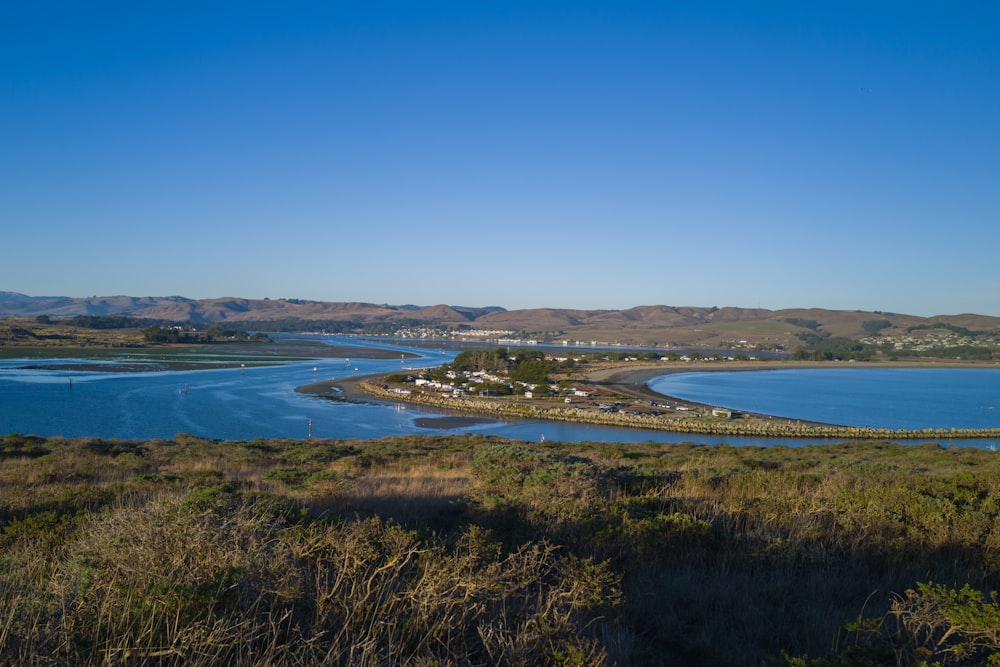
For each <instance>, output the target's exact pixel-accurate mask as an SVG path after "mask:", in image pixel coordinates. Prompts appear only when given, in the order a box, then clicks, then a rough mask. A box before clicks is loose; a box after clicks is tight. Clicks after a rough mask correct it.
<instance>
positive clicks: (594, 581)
mask: <svg viewBox="0 0 1000 667" xmlns="http://www.w3.org/2000/svg"><path fill="white" fill-rule="evenodd" d="M997 456H998V455H997V454H996V453H994V452H989V451H985V450H979V449H974V448H962V449H943V448H941V447H939V446H938V445H934V444H927V445H923V446H917V447H904V446H901V445H896V444H889V443H884V442H849V443H844V444H840V445H828V446H822V447H803V448H784V447H774V448H753V447H740V448H735V447H728V446H717V447H704V446H696V445H689V444H673V445H671V444H657V443H643V444H625V443H584V444H573V445H564V444H560V443H545V444H537V445H536V444H531V445H529V444H525V443H520V442H512V441H506V440H502V439H497V438H490V437H483V436H455V437H426V438H418V437H405V438H387V439H381V440H372V441H320V440H308V441H289V440H254V441H249V442H224V441H208V440H202V439H198V438H194V437H190V436H177V437H175V438H174V439H173V440H171V441H148V442H131V441H114V440H110V441H109V440H99V439H74V440H62V439H45V438H38V437H31V436H20V435H8V436H6V437H4V438H2V439H0V562H2V564H3V567H2V568H0V663H2V664H9V665H14V664H17V665H26V664H33V665H97V664H129V665H151V664H156V665H172V664H178V665H179V664H184V665H215V664H234V665H281V664H294V665H311V664H335V665H337V664H339V665H354V664H369V665H375V664H413V665H429V664H468V665H474V664H508V665H514V664H568V665H601V664H619V665H654V664H675V665H676V664H697V665H762V664H763V665H786V666H788V665H803V666H805V665H812V666H820V665H854V664H869V665H959V664H961V665H987V664H996V661H997V658H996V657H995V654H996V652H997V651H1000V607H998V604H997V599H996V596H995V594H993V593H991V591H992V590H994V589H995V588H997V584H998V573H1000V557H998V556H1000V474H998V473H1000V458H997Z"/></svg>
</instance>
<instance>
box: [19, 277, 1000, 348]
mask: <svg viewBox="0 0 1000 667" xmlns="http://www.w3.org/2000/svg"><path fill="white" fill-rule="evenodd" d="M40 315H46V316H50V317H72V316H76V315H91V316H99V315H126V316H130V317H136V318H148V319H156V320H167V321H173V322H191V323H195V324H211V323H216V322H228V323H231V324H238V323H248V324H250V323H262V322H269V321H270V322H275V321H287V320H292V321H294V320H302V321H303V322H310V323H315V322H350V323H356V324H358V325H364V324H369V323H377V322H400V323H406V324H407V325H410V326H412V325H414V323H416V324H417V325H419V324H425V325H427V326H447V327H461V328H466V329H469V328H471V329H483V330H490V331H511V332H516V333H518V334H521V335H526V336H530V337H537V338H543V339H548V340H571V341H577V340H579V341H583V342H609V343H625V344H643V345H647V344H655V345H674V344H682V345H719V344H734V345H737V346H741V345H744V344H745V345H746V346H751V345H758V346H760V345H764V346H772V345H773V346H786V347H787V346H788V345H790V344H797V342H798V341H799V340H800V336H801V335H802V334H803V333H805V332H810V331H812V332H815V333H818V334H822V335H824V336H844V337H850V338H862V337H864V336H866V335H871V334H872V332H873V330H875V331H885V332H895V333H899V334H900V335H902V334H903V333H905V332H908V331H912V330H914V329H934V328H942V329H948V330H952V331H966V330H971V331H977V332H984V331H985V332H997V335H998V338H1000V318H998V317H993V316H988V315H979V314H975V313H960V314H956V315H935V316H932V317H923V316H917V315H907V314H900V313H889V312H882V311H861V310H853V311H848V310H830V309H825V308H786V309H780V310H769V309H766V308H741V307H736V306H726V307H721V308H719V307H714V306H713V307H698V306H668V305H641V306H635V307H632V308H626V309H621V310H607V309H594V310H586V309H573V308H531V309H520V310H507V309H505V308H502V307H499V306H489V307H469V306H452V305H447V304H435V305H431V306H416V305H412V304H407V305H401V306H394V305H388V304H374V303H367V302H358V301H353V302H330V301H310V300H304V299H248V298H243V297H217V298H210V299H190V298H186V297H181V296H167V297H148V296H147V297H132V296H125V295H115V296H93V297H60V296H43V297H32V296H27V295H24V294H20V293H17V292H4V291H0V316H6V317H37V316H40ZM876 327H877V328H876Z"/></svg>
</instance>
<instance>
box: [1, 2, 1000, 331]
mask: <svg viewBox="0 0 1000 667" xmlns="http://www.w3.org/2000/svg"><path fill="white" fill-rule="evenodd" d="M0 239H2V241H0V242H2V248H3V252H2V256H0V290H7V291H13V292H22V293H25V294H29V295H32V296H42V295H66V296H91V295H114V294H127V295H131V296H168V295H181V296H187V297H191V298H209V297H220V296H241V297H248V298H264V297H269V298H301V299H315V300H322V301H370V302H375V303H389V304H419V305H433V304H438V303H447V304H452V305H463V306H491V305H498V306H503V307H506V308H532V307H543V306H545V307H562V308H588V309H589V308H608V309H619V308H629V307H632V306H637V305H651V304H666V305H677V306H681V305H690V306H720V307H721V306H742V307H758V306H759V307H763V308H771V309H778V308H788V307H812V306H816V307H825V308H837V309H863V310H883V311H891V312H899V313H910V314H916V315H935V314H955V313H962V312H976V313H981V314H987V315H1000V261H998V251H1000V3H997V2H995V1H993V0H990V1H986V2H960V3H943V2H934V3H930V2H920V1H916V2H877V1H871V0H865V1H863V2H851V1H849V0H848V1H840V0H838V1H836V2H833V1H831V2H787V3H785V2H782V3H777V2H742V1H741V2H710V1H706V2H701V1H697V2H694V1H692V2H670V1H668V0H662V1H660V2H627V1H615V2H612V1H608V2H588V1H587V0H573V1H570V0H566V1H562V2H550V1H545V0H538V1H532V2H518V1H514V0H505V1H502V2H490V1H488V0H463V1H460V2H452V3H446V2H433V1H428V2H421V1H419V0H411V1H408V2H379V1H378V0H358V1H351V2H346V1H344V2H338V1H334V0H328V1H324V2H287V3H282V2H271V1H269V2H253V1H243V2H210V1H208V0H199V1H197V2H189V1H185V0H171V1H170V2H156V3H151V2H135V1H133V0H129V1H128V2H102V1H101V0H88V1H83V0H80V1H78V2H65V1H64V2H60V1H58V0H54V1H52V2H6V3H3V6H2V7H0Z"/></svg>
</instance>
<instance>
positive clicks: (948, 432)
mask: <svg viewBox="0 0 1000 667" xmlns="http://www.w3.org/2000/svg"><path fill="white" fill-rule="evenodd" d="M358 388H359V389H361V390H362V391H364V392H365V393H366V394H368V395H370V396H372V397H374V398H378V399H382V400H386V401H393V402H398V403H414V404H418V405H427V406H433V407H435V408H443V409H446V410H455V411H459V412H466V413H473V414H478V415H488V416H490V417H494V418H496V419H547V420H552V421H564V422H573V423H580V424H597V425H601V426H618V427H625V428H638V429H649V430H656V431H669V432H673V433H697V434H703V435H721V436H727V435H729V436H737V437H748V438H761V437H764V438H829V439H838V440H926V441H930V440H942V439H943V440H956V439H973V438H981V439H1000V428H995V429H931V428H928V429H915V430H908V429H888V428H870V427H856V426H837V425H833V424H814V423H806V422H801V421H798V420H792V419H783V418H778V417H767V416H758V415H742V414H741V415H736V416H734V417H731V418H726V417H718V416H713V415H712V414H711V411H710V410H707V409H705V410H693V411H690V412H683V413H680V412H674V413H662V414H649V413H638V414H635V413H632V412H628V411H618V412H609V411H601V410H597V409H584V408H581V407H565V406H555V405H544V404H541V403H538V402H534V401H512V400H509V399H508V400H505V399H496V398H469V397H451V396H442V395H438V394H432V393H420V392H417V391H410V392H409V393H400V392H399V391H397V390H394V388H392V387H388V386H386V385H383V384H377V383H374V382H362V383H359V385H358Z"/></svg>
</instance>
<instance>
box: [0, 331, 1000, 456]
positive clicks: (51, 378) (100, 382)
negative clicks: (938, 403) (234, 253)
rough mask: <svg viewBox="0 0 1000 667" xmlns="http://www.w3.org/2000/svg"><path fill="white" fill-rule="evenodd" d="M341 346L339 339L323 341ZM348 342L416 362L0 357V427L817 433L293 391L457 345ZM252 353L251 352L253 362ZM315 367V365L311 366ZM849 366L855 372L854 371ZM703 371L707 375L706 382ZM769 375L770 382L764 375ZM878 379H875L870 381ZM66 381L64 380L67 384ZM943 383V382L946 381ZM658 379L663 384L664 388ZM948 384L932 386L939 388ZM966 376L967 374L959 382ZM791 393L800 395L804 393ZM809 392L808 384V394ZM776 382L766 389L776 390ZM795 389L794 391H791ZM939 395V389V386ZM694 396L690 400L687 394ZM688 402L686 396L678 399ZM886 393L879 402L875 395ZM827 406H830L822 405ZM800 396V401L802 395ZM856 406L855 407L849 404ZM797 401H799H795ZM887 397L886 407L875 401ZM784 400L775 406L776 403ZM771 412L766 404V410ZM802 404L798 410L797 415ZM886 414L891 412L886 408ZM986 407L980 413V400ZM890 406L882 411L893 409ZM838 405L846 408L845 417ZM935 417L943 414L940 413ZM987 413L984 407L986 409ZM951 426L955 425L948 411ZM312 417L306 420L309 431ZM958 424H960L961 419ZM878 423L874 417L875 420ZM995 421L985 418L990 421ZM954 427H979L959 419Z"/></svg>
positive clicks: (301, 434)
mask: <svg viewBox="0 0 1000 667" xmlns="http://www.w3.org/2000/svg"><path fill="white" fill-rule="evenodd" d="M342 342H344V339H343V338H339V339H337V340H335V341H332V342H331V344H339V343H342ZM349 343H350V344H351V345H352V346H355V345H370V346H373V347H379V348H388V349H392V350H396V351H400V352H404V351H405V352H412V353H415V354H417V355H419V357H418V358H416V359H411V358H408V359H406V360H405V361H403V362H400V361H399V360H395V361H393V360H384V359H355V358H351V359H350V360H348V359H345V358H339V359H338V358H326V359H314V360H309V361H302V362H295V363H289V364H286V365H282V366H273V367H261V368H245V369H240V368H231V369H221V370H195V371H167V372H148V373H145V372H144V373H109V372H84V371H81V370H78V369H74V370H72V371H63V370H42V369H30V368H27V366H31V365H37V364H39V363H44V364H45V365H52V364H57V363H59V362H60V361H64V362H66V363H81V362H80V361H79V360H73V359H67V360H51V359H47V360H45V361H44V362H39V361H38V360H30V359H29V360H25V359H13V360H0V434H3V433H26V434H27V433H31V434H37V435H43V436H64V437H79V436H90V437H102V438H121V439H151V438H172V437H173V436H174V435H176V434H179V433H188V434H192V435H196V436H200V437H205V438H218V439H225V440H249V439H253V438H275V437H281V438H295V439H301V438H306V437H308V436H309V435H310V432H311V435H312V436H313V437H316V438H376V437H382V436H391V435H403V434H443V433H483V434H490V435H499V436H503V437H507V438H512V439H520V440H529V441H537V440H539V439H540V438H542V437H544V438H545V439H547V440H554V441H564V442H577V441H585V440H595V441H613V442H644V441H654V442H695V443H699V444H719V443H722V442H727V443H730V444H734V445H762V446H767V445H774V444H785V445H790V446H800V445H804V444H810V443H812V442H824V441H822V440H816V441H808V440H799V439H793V440H782V439H776V438H731V437H729V438H719V437H713V436H701V435H690V434H673V433H663V432H657V431H643V430H637V429H624V428H609V427H601V426H590V425H578V424H567V423H560V422H545V421H520V422H501V421H494V422H489V423H486V424H477V425H474V426H468V427H463V428H459V429H427V428H421V427H419V426H417V425H416V421H417V420H418V419H419V418H421V417H434V416H437V415H436V414H435V413H434V412H432V411H430V410H427V409H423V408H415V407H413V406H405V405H402V404H396V405H394V404H384V403H373V402H360V403H349V402H335V401H330V400H326V399H323V398H320V397H317V396H311V395H306V394H300V393H296V392H295V391H294V389H295V387H298V386H301V385H304V384H309V383H312V382H314V381H316V380H320V381H322V380H330V379H339V378H344V377H348V376H353V375H364V374H369V373H385V372H392V371H395V370H399V369H400V368H401V366H402V364H405V365H406V367H407V368H411V367H412V368H415V367H428V366H438V365H440V364H442V363H447V362H449V361H450V360H451V359H453V358H454V354H455V352H454V351H445V350H436V349H428V348H423V347H421V348H408V347H406V346H404V345H392V344H384V343H373V342H368V341H362V340H357V339H351V340H350V341H349ZM253 361H255V358H254V357H247V359H246V362H247V363H248V364H249V363H252V362H253ZM314 369H315V370H314ZM799 372H800V371H791V372H790V373H793V375H790V376H787V377H785V378H784V379H782V376H778V375H770V374H771V373H782V371H768V372H767V373H705V374H685V375H675V376H670V377H667V378H660V379H658V380H656V381H654V383H651V385H654V384H655V387H654V388H656V390H657V391H661V392H663V393H666V394H670V395H677V396H685V395H686V394H689V390H691V391H694V389H693V388H695V387H699V384H698V381H699V379H700V380H713V379H714V380H715V381H716V382H718V381H719V380H720V379H722V378H718V377H716V376H721V375H736V376H740V378H737V379H740V380H741V381H746V380H750V379H752V378H753V377H756V378H758V382H759V381H760V378H763V379H764V381H765V382H767V383H768V385H769V386H771V387H777V386H780V385H782V384H783V383H787V382H789V381H797V380H796V378H799V377H800V376H798V375H797V373H799ZM851 372H853V371H851ZM709 376H711V377H709ZM765 376H766V377H765ZM851 377H854V378H857V376H856V375H852V376H849V377H848V376H845V377H844V378H843V379H844V381H845V382H847V384H845V385H842V386H841V387H840V388H839V389H825V390H823V391H826V392H833V394H834V395H836V394H837V393H838V392H840V393H844V392H849V391H853V390H851V389H850V388H849V387H850V385H851V383H850V380H851ZM866 377H871V378H872V379H874V376H866ZM70 379H72V382H70ZM951 381H952V380H948V381H947V382H951ZM664 382H668V384H667V385H664V384H663V383H664ZM947 382H938V383H937V384H935V385H933V386H935V387H937V389H938V390H941V391H943V389H942V388H943V387H944V386H945V385H946V384H947ZM963 382H964V380H963ZM760 386H761V385H759V384H758V385H757V387H758V389H754V390H753V391H751V392H750V394H753V395H758V396H763V395H765V394H767V393H768V392H763V391H761V390H760ZM992 386H993V391H994V393H993V394H991V396H992V398H989V399H987V398H986V397H985V396H986V394H985V393H984V394H983V398H982V400H981V403H982V404H983V405H984V406H985V405H986V404H987V403H988V404H989V405H990V406H992V405H1000V398H997V397H996V393H995V390H996V385H995V384H994V385H992ZM799 391H802V390H801V389H800V390H799ZM809 391H810V392H812V393H815V392H814V391H813V390H809ZM713 392H715V388H713V387H712V386H701V388H700V389H698V390H697V391H694V393H693V394H689V395H690V398H691V400H698V401H704V402H715V403H718V404H722V405H730V406H731V407H735V408H739V409H745V410H754V411H762V412H769V413H773V414H784V415H791V416H798V417H800V418H802V419H816V420H818V421H832V422H836V423H853V422H852V421H850V419H848V418H845V416H846V417H849V416H850V415H849V414H847V413H849V412H850V410H851V407H850V405H851V404H849V405H848V406H846V407H843V408H841V410H842V412H839V413H838V412H834V413H831V412H829V411H827V412H824V413H823V414H822V415H821V416H820V415H814V416H809V415H807V414H801V415H799V414H795V413H794V412H795V411H794V410H793V409H792V408H793V407H794V405H792V404H786V405H784V406H781V405H780V404H778V405H776V404H774V403H764V404H760V405H756V404H755V405H750V404H744V403H742V402H736V401H730V400H729V398H742V397H744V395H745V392H740V391H736V393H735V394H732V395H728V394H715V393H713ZM776 392H777V389H772V390H770V393H771V394H773V395H774V397H777V396H778V393H776ZM793 393H794V392H793ZM939 393H940V391H939ZM695 394H697V395H695ZM685 397H687V396H685ZM883 398H884V397H883ZM822 402H823V403H827V404H829V403H831V401H828V400H826V401H822ZM799 403H801V401H799ZM854 404H857V402H855V403H854ZM795 405H798V403H796V404H795ZM884 405H886V403H884V402H883V406H884ZM777 407H783V409H781V410H779V409H776V408H777ZM772 408H774V409H772ZM797 409H798V408H795V410H797ZM886 409H888V408H886ZM983 409H986V408H985V407H984V408H983ZM894 410H895V408H892V409H889V411H890V412H891V411H894ZM843 411H846V412H843ZM941 412H942V413H947V411H944V410H942V411H941ZM990 414H991V415H992V414H993V413H992V410H991V412H990ZM949 419H950V421H955V420H954V419H951V417H949ZM310 421H311V422H312V426H311V431H310ZM959 421H960V420H959ZM875 423H877V422H875ZM997 423H998V422H997V420H994V421H993V422H991V423H990V425H997ZM930 425H932V426H950V425H952V424H951V423H950V422H944V421H932V423H931V424H930ZM954 425H956V426H969V425H977V424H972V423H958V422H955V424H954ZM954 444H957V445H960V446H977V447H986V446H990V445H991V444H992V445H994V446H1000V442H990V441H956V442H955V443H954Z"/></svg>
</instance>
